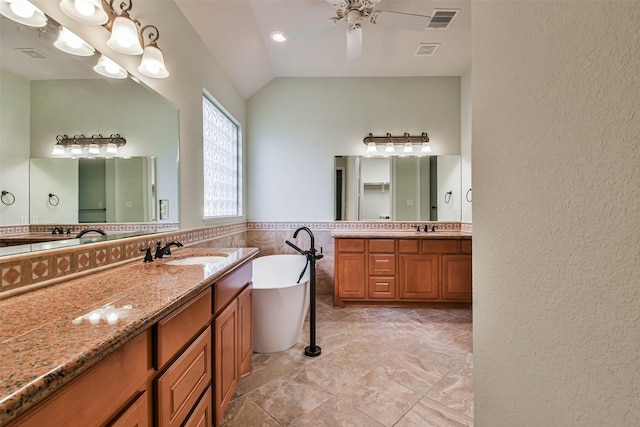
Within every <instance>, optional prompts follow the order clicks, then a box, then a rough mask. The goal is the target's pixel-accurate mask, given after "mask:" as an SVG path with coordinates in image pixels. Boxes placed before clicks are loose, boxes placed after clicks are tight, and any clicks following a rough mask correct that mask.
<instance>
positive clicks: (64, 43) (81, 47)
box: [53, 27, 96, 56]
mask: <svg viewBox="0 0 640 427" xmlns="http://www.w3.org/2000/svg"><path fill="white" fill-rule="evenodd" d="M53 45H54V46H55V47H57V48H58V49H60V50H61V51H63V52H66V53H70V54H71V55H78V56H91V55H93V53H94V52H95V51H96V50H95V49H94V48H93V46H91V45H90V44H89V43H87V42H85V41H84V40H82V39H81V38H80V37H78V36H77V35H76V34H74V33H72V32H71V31H70V30H69V29H67V28H65V27H61V29H60V33H59V34H58V39H57V40H56V41H55V42H54V43H53Z"/></svg>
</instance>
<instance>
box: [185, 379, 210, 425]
mask: <svg viewBox="0 0 640 427" xmlns="http://www.w3.org/2000/svg"><path fill="white" fill-rule="evenodd" d="M212 425H213V406H212V405H211V387H209V388H208V389H207V391H206V392H205V393H204V394H203V395H202V397H201V398H200V402H199V403H198V405H197V406H196V408H195V409H194V410H193V412H192V413H191V415H189V418H187V420H186V421H185V422H184V424H183V426H182V427H209V426H212Z"/></svg>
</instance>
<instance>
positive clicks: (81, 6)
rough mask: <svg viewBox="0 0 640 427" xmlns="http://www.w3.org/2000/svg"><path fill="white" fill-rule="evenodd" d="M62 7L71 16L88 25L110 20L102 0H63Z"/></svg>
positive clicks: (104, 22)
mask: <svg viewBox="0 0 640 427" xmlns="http://www.w3.org/2000/svg"><path fill="white" fill-rule="evenodd" d="M60 9H62V11H63V12H64V13H65V14H66V15H67V16H68V17H70V18H73V19H75V20H76V21H78V22H82V23H83V24H88V25H102V24H106V23H107V21H108V20H109V16H108V15H107V12H105V10H104V9H103V8H102V2H101V1H100V0H62V1H61V2H60Z"/></svg>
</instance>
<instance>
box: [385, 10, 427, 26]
mask: <svg viewBox="0 0 640 427" xmlns="http://www.w3.org/2000/svg"><path fill="white" fill-rule="evenodd" d="M429 22H431V17H430V16H427V15H415V14H413V13H402V12H392V11H390V10H381V11H380V13H379V14H378V16H377V17H376V24H380V25H384V26H385V27H394V28H402V29H405V30H412V31H423V30H424V29H425V28H427V25H429Z"/></svg>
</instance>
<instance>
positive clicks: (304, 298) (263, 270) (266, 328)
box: [253, 255, 310, 353]
mask: <svg viewBox="0 0 640 427" xmlns="http://www.w3.org/2000/svg"><path fill="white" fill-rule="evenodd" d="M306 262H307V259H306V257H304V256H303V255H268V256H263V257H259V258H256V259H254V260H253V351H255V352H256V353H275V352H278V351H284V350H287V349H289V348H291V347H293V346H294V345H295V343H296V342H297V341H298V336H299V335H300V331H301V329H302V325H303V324H304V319H305V317H306V316H307V310H308V309H309V268H310V267H307V270H306V271H305V273H304V276H303V277H302V279H301V280H300V283H296V282H297V281H298V277H300V273H302V269H303V268H304V266H305V264H306Z"/></svg>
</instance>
